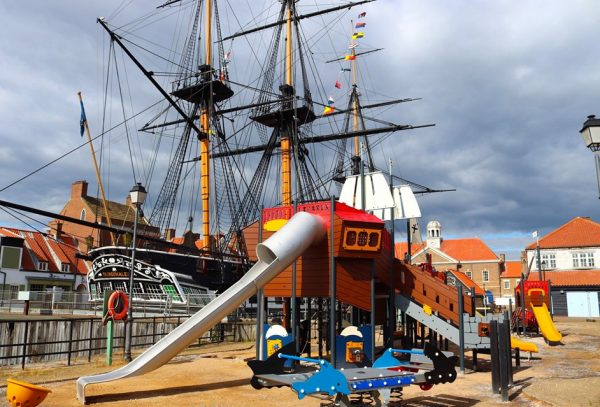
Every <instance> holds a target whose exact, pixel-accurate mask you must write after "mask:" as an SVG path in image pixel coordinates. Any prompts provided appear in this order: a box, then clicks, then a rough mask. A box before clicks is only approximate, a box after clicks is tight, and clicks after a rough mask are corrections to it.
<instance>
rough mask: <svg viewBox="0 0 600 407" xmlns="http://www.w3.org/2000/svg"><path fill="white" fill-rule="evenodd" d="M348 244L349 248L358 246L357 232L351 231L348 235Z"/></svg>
mask: <svg viewBox="0 0 600 407" xmlns="http://www.w3.org/2000/svg"><path fill="white" fill-rule="evenodd" d="M346 244H347V245H348V246H354V245H355V244H356V232H354V231H352V230H351V231H349V232H348V233H346Z"/></svg>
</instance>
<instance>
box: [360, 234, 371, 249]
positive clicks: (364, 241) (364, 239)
mask: <svg viewBox="0 0 600 407" xmlns="http://www.w3.org/2000/svg"><path fill="white" fill-rule="evenodd" d="M368 236H369V234H368V233H367V232H359V233H358V245H359V246H365V245H366V244H367V237H368Z"/></svg>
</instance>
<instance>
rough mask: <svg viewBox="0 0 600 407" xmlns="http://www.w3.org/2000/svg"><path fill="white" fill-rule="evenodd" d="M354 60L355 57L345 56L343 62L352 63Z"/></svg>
mask: <svg viewBox="0 0 600 407" xmlns="http://www.w3.org/2000/svg"><path fill="white" fill-rule="evenodd" d="M355 59H356V55H346V56H345V57H344V61H354V60H355Z"/></svg>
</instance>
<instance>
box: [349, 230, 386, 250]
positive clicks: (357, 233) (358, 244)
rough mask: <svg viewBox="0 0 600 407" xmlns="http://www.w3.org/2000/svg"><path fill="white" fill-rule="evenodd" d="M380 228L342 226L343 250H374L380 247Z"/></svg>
mask: <svg viewBox="0 0 600 407" xmlns="http://www.w3.org/2000/svg"><path fill="white" fill-rule="evenodd" d="M381 233H382V232H381V230H373V229H361V228H350V227H346V228H344V240H343V245H342V247H343V248H344V250H360V251H370V252H376V251H378V250H379V249H380V248H381Z"/></svg>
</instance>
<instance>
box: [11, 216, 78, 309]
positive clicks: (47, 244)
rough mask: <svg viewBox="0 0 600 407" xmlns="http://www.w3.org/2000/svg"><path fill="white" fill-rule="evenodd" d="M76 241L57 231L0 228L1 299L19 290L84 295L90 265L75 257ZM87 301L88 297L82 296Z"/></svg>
mask: <svg viewBox="0 0 600 407" xmlns="http://www.w3.org/2000/svg"><path fill="white" fill-rule="evenodd" d="M77 253H78V250H77V240H76V239H74V238H72V237H70V236H67V235H65V234H64V233H60V234H58V235H56V234H55V235H47V234H45V233H41V232H37V231H30V230H21V229H14V228H5V227H0V278H2V288H0V290H1V291H2V292H3V293H4V297H3V299H6V298H8V297H9V296H10V298H16V296H17V293H18V291H38V292H39V291H47V290H48V289H51V288H53V287H58V288H59V289H62V290H64V291H77V292H78V293H81V294H82V297H83V296H84V294H87V285H86V281H85V277H86V275H87V272H88V271H89V264H88V262H86V261H85V260H83V259H81V258H79V257H78V256H77ZM85 300H86V301H87V298H85Z"/></svg>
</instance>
